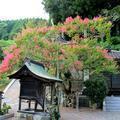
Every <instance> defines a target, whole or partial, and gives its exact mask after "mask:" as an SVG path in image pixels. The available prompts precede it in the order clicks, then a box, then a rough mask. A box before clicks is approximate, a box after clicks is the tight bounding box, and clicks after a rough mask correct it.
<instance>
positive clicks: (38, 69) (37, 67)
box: [8, 59, 62, 82]
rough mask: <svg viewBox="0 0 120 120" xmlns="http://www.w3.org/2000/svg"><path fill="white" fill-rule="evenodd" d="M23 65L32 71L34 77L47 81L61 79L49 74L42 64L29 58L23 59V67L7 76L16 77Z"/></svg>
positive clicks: (58, 80) (59, 80)
mask: <svg viewBox="0 0 120 120" xmlns="http://www.w3.org/2000/svg"><path fill="white" fill-rule="evenodd" d="M24 67H27V69H28V70H29V71H30V72H31V73H32V75H33V76H36V78H38V79H41V80H43V81H44V80H45V81H48V82H62V80H61V79H59V78H56V77H53V76H51V75H49V74H48V73H47V71H45V69H44V66H43V64H41V63H38V62H36V61H33V60H30V59H29V60H27V61H25V63H24V65H23V67H21V68H20V69H19V70H18V71H17V72H16V73H14V74H12V75H10V76H8V77H9V78H14V77H15V78H17V77H16V76H19V75H18V74H19V73H20V72H21V71H22V70H23V68H24ZM18 78H19V77H18Z"/></svg>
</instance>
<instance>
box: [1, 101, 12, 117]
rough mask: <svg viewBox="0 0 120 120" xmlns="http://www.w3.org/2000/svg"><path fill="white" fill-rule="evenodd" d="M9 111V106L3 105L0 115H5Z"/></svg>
mask: <svg viewBox="0 0 120 120" xmlns="http://www.w3.org/2000/svg"><path fill="white" fill-rule="evenodd" d="M9 109H11V106H10V105H7V104H6V103H4V104H3V107H2V109H1V110H0V115H4V114H7V113H8V111H9Z"/></svg>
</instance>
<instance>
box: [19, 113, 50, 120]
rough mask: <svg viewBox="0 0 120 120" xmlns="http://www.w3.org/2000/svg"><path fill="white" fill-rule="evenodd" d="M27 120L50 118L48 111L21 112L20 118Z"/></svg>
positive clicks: (48, 119)
mask: <svg viewBox="0 0 120 120" xmlns="http://www.w3.org/2000/svg"><path fill="white" fill-rule="evenodd" d="M22 118H24V119H25V120H50V115H49V114H48V113H43V112H37V113H36V114H28V113H20V118H19V119H22Z"/></svg>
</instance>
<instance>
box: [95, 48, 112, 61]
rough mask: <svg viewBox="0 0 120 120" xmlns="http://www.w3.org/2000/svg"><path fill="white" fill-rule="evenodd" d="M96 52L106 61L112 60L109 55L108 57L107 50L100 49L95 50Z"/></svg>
mask: <svg viewBox="0 0 120 120" xmlns="http://www.w3.org/2000/svg"><path fill="white" fill-rule="evenodd" d="M97 51H98V52H101V53H102V55H103V56H104V57H105V58H107V59H113V58H112V57H111V56H110V55H108V50H106V49H104V50H101V49H97Z"/></svg>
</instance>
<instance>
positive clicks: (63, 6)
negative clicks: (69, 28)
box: [43, 0, 120, 23]
mask: <svg viewBox="0 0 120 120" xmlns="http://www.w3.org/2000/svg"><path fill="white" fill-rule="evenodd" d="M43 4H44V6H45V10H46V11H47V12H48V13H49V14H50V17H51V18H52V19H53V21H54V23H58V22H61V21H62V22H63V21H64V20H65V19H66V18H67V17H69V16H72V17H76V16H77V15H80V16H82V17H83V18H85V17H89V18H91V17H93V16H97V15H99V14H100V12H101V10H102V9H104V8H106V9H112V8H113V7H115V6H117V5H118V4H120V1H119V0H115V1H113V0H43Z"/></svg>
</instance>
